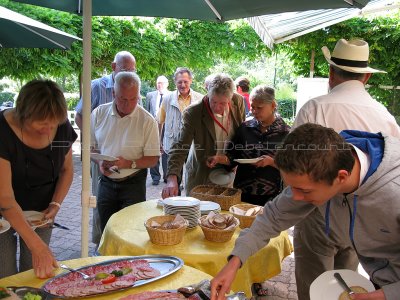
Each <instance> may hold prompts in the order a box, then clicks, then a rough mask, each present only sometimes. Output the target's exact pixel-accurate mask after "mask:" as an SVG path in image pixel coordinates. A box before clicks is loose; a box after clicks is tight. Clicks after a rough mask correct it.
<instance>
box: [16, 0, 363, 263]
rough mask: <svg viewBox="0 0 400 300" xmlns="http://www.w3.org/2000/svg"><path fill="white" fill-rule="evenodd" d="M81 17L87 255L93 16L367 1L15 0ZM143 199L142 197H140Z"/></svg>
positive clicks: (228, 12) (248, 12)
mask: <svg viewBox="0 0 400 300" xmlns="http://www.w3.org/2000/svg"><path fill="white" fill-rule="evenodd" d="M14 1H16V2H21V3H27V4H33V5H37V6H43V7H48V8H54V9H57V10H61V11H65V12H70V13H76V14H79V15H82V16H83V75H82V83H83V84H82V91H83V95H82V98H83V117H82V119H83V124H82V126H83V128H82V129H83V130H82V194H81V203H82V244H81V255H82V257H86V256H87V255H88V250H89V247H88V240H89V235H88V232H89V207H91V203H92V202H93V201H92V197H91V196H90V103H91V101H90V96H91V95H90V86H91V84H90V81H91V47H92V44H91V36H92V19H91V17H92V16H143V17H168V18H177V19H191V20H203V21H228V20H233V19H240V18H247V17H254V16H260V15H265V14H272V13H282V12H288V11H304V10H310V9H322V8H341V7H359V8H362V7H364V6H365V5H366V4H368V2H369V0H280V1H276V0H275V1H272V0H14ZM143 200H144V199H143Z"/></svg>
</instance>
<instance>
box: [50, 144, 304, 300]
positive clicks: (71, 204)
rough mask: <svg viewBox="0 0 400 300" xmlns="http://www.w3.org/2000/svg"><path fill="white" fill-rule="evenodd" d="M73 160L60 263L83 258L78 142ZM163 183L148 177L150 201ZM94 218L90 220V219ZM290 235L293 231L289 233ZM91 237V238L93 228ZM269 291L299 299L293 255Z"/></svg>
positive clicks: (55, 246)
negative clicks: (154, 184)
mask: <svg viewBox="0 0 400 300" xmlns="http://www.w3.org/2000/svg"><path fill="white" fill-rule="evenodd" d="M73 158H74V173H75V174H74V180H73V183H72V186H71V189H70V191H69V193H68V195H67V197H66V199H65V201H64V203H63V205H62V207H61V210H60V212H59V213H58V216H57V219H56V222H57V223H59V224H61V225H64V226H67V227H68V228H70V230H63V229H58V228H55V229H54V230H53V236H52V240H51V243H50V247H51V248H52V250H53V251H54V254H55V255H56V258H57V259H58V260H66V259H72V258H78V257H80V252H81V213H82V210H81V206H80V194H81V190H82V189H81V182H82V165H81V161H80V144H79V141H78V142H76V143H75V144H74V146H73ZM163 185H164V183H160V185H158V186H153V185H151V178H150V175H148V178H147V199H156V198H159V197H160V192H161V189H162V187H163ZM90 218H91V217H90ZM289 234H291V232H289ZM89 237H90V238H91V225H90V233H89ZM94 251H95V245H94V244H93V243H90V244H89V255H90V256H92V255H94ZM263 286H264V287H266V288H267V289H268V296H267V297H262V298H260V299H263V298H265V299H269V300H274V299H275V300H278V299H290V300H297V292H296V284H295V279H294V259H293V255H291V256H289V257H287V258H286V259H285V260H284V261H283V271H282V273H281V274H280V275H279V276H276V277H274V278H273V279H271V280H268V281H266V282H264V283H263Z"/></svg>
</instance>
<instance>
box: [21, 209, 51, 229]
mask: <svg viewBox="0 0 400 300" xmlns="http://www.w3.org/2000/svg"><path fill="white" fill-rule="evenodd" d="M24 216H25V219H26V220H27V221H28V223H29V224H30V225H31V227H32V228H38V227H42V226H44V225H46V224H48V223H50V222H51V220H49V219H45V218H44V213H42V212H40V211H35V210H26V211H24Z"/></svg>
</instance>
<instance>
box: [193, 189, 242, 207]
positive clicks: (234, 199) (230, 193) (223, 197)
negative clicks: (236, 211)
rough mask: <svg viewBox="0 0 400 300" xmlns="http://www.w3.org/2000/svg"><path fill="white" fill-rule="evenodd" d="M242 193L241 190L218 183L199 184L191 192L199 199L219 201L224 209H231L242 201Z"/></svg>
mask: <svg viewBox="0 0 400 300" xmlns="http://www.w3.org/2000/svg"><path fill="white" fill-rule="evenodd" d="M241 194H242V191H241V190H238V189H234V188H228V187H221V186H218V185H198V186H196V187H194V188H193V189H192V191H191V192H190V196H192V197H194V198H197V199H199V200H206V201H213V202H216V203H218V204H219V205H220V206H221V209H222V210H229V207H231V206H232V205H235V204H238V203H240V197H241Z"/></svg>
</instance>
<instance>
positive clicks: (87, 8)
mask: <svg viewBox="0 0 400 300" xmlns="http://www.w3.org/2000/svg"><path fill="white" fill-rule="evenodd" d="M91 49H92V0H84V1H83V81H82V82H83V87H82V90H83V93H82V96H83V116H82V119H83V120H82V123H83V124H82V129H83V132H82V194H81V206H82V232H81V256H82V257H87V256H88V254H89V207H90V201H89V197H90V113H91V83H90V81H91V61H92V57H91V55H92V54H91Z"/></svg>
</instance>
